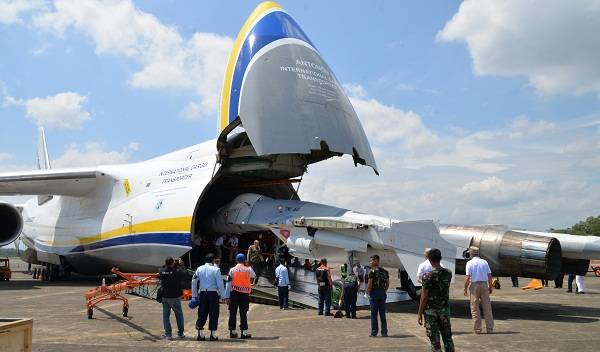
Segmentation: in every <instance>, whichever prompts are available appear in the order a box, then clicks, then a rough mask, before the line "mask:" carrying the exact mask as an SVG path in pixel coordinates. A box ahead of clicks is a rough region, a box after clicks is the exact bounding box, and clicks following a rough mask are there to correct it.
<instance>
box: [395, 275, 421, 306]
mask: <svg viewBox="0 0 600 352" xmlns="http://www.w3.org/2000/svg"><path fill="white" fill-rule="evenodd" d="M398 276H400V289H401V290H403V291H405V292H406V293H408V295H409V296H410V298H412V299H413V301H418V300H419V299H420V298H421V297H420V296H421V286H415V284H414V283H413V282H412V280H411V279H410V277H409V276H408V273H407V272H406V271H404V270H399V271H398Z"/></svg>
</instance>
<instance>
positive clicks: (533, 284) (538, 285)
mask: <svg viewBox="0 0 600 352" xmlns="http://www.w3.org/2000/svg"><path fill="white" fill-rule="evenodd" d="M542 288H544V285H542V281H540V280H538V279H532V280H531V281H530V282H529V283H528V284H527V286H525V287H523V288H522V290H529V289H534V290H541V289H542Z"/></svg>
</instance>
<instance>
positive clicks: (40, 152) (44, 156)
mask: <svg viewBox="0 0 600 352" xmlns="http://www.w3.org/2000/svg"><path fill="white" fill-rule="evenodd" d="M37 162H38V169H39V170H49V169H50V158H48V146H47V145H46V132H45V131H44V127H41V126H40V127H39V129H38V149H37Z"/></svg>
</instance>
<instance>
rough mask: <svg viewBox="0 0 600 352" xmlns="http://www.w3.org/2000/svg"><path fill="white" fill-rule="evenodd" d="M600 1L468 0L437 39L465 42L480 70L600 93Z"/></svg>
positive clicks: (540, 87) (541, 87)
mask: <svg viewBox="0 0 600 352" xmlns="http://www.w3.org/2000/svg"><path fill="white" fill-rule="evenodd" d="M598 18H600V3H598V2H597V1H595V0H573V1H541V0H532V1H522V0H507V1H494V0H477V1H465V2H463V3H462V4H461V6H460V8H459V10H458V12H457V13H456V14H455V15H454V17H453V18H452V19H451V20H450V21H449V22H448V23H447V24H446V26H445V27H444V29H443V30H442V31H440V32H439V33H438V37H437V38H438V40H443V41H464V42H466V43H467V45H468V48H469V52H470V54H471V57H472V58H473V65H474V69H475V72H476V73H477V74H479V75H499V76H520V75H522V76H527V77H528V79H529V81H530V83H531V84H532V85H533V86H534V87H535V88H536V90H537V91H539V92H541V93H543V94H555V93H575V94H583V93H588V92H594V93H600V66H598V62H600V42H599V41H598V40H597V35H598V33H600V21H598Z"/></svg>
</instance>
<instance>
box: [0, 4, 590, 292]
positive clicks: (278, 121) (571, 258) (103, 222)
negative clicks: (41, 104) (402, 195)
mask: <svg viewBox="0 0 600 352" xmlns="http://www.w3.org/2000/svg"><path fill="white" fill-rule="evenodd" d="M219 125H220V128H219V132H220V134H219V136H218V138H217V139H216V140H212V141H208V142H205V143H202V144H198V145H194V146H191V147H189V148H186V149H183V150H179V151H176V152H174V153H170V154H167V155H164V156H160V157H157V158H154V159H151V160H147V161H144V162H139V163H133V164H126V165H112V166H98V167H84V168H69V169H51V168H50V163H49V161H48V152H47V148H46V141H45V135H44V133H43V129H41V130H40V138H39V145H40V147H39V150H38V164H39V168H40V170H36V171H29V172H21V173H5V174H0V195H36V196H37V197H35V198H32V199H31V200H29V201H28V202H26V203H25V204H21V205H11V204H6V203H1V204H0V245H5V244H8V243H11V242H12V241H14V240H15V239H16V238H17V237H19V236H20V238H21V239H22V241H23V243H24V244H25V245H26V246H27V250H26V252H25V253H24V255H23V258H24V259H25V260H27V261H28V262H30V263H37V264H44V265H46V266H47V268H48V269H49V270H50V271H51V272H56V271H58V268H63V269H65V270H70V271H75V272H81V273H87V274H101V273H106V272H108V270H110V268H111V267H114V266H117V267H119V268H120V269H121V270H123V271H131V272H140V271H155V270H156V268H157V267H158V266H160V265H161V264H162V263H163V262H164V259H165V257H166V256H173V257H184V258H185V257H186V256H187V257H190V256H192V255H193V253H194V251H193V250H192V249H193V247H195V245H196V244H199V243H200V241H201V240H202V239H212V238H214V237H215V236H216V235H217V234H222V233H240V234H242V236H243V235H244V234H250V233H253V232H256V231H271V232H272V233H273V234H275V235H276V236H277V237H278V238H279V239H280V240H281V241H283V242H285V243H286V244H287V245H288V247H289V248H290V250H291V251H292V253H293V254H294V255H295V256H298V257H300V258H310V259H318V258H321V257H327V258H329V259H330V260H333V261H342V262H344V261H347V260H349V261H351V260H352V258H356V259H359V260H360V261H361V262H367V258H368V256H370V255H372V254H379V255H380V257H381V258H382V264H383V265H384V266H387V267H392V268H398V269H400V270H401V271H405V272H406V273H407V274H405V275H404V276H403V277H402V278H403V286H405V285H407V284H410V280H409V278H410V279H412V281H413V282H416V278H415V275H416V269H417V266H418V264H419V263H420V262H421V261H422V260H423V258H422V256H423V254H422V253H423V250H424V249H425V248H427V247H435V248H439V249H440V250H441V251H442V256H443V258H444V265H445V266H446V267H447V268H450V269H454V267H455V263H456V264H457V267H456V269H457V272H460V271H461V268H462V266H464V260H465V259H466V255H465V250H466V248H468V247H469V246H470V245H478V246H479V247H480V248H481V253H482V256H483V257H485V258H487V259H488V260H489V261H490V262H491V264H492V267H493V269H494V271H495V274H499V275H511V276H512V275H520V276H529V277H553V276H555V275H556V274H557V273H558V272H560V271H562V272H575V271H577V272H580V271H581V267H583V265H585V264H586V263H589V259H590V258H592V257H600V240H599V239H595V238H594V239H592V238H581V237H576V236H570V235H564V234H561V235H555V234H546V233H533V232H527V231H518V230H515V231H511V230H510V229H508V228H506V227H499V226H488V227H467V226H455V225H439V224H437V223H436V222H434V221H431V220H423V221H399V220H395V219H389V218H383V217H378V216H374V215H368V214H362V213H357V212H353V211H351V210H346V209H341V208H337V207H332V206H327V205H323V204H316V203H309V202H304V201H301V200H299V198H298V196H297V194H296V192H295V190H294V188H293V187H292V184H293V182H294V180H295V179H294V178H295V177H299V176H302V175H303V174H304V172H305V171H306V168H307V166H308V165H309V164H311V163H315V162H321V161H323V160H325V159H328V158H331V157H334V156H341V155H343V154H348V155H351V156H352V157H353V160H354V163H355V165H356V164H358V163H360V164H363V165H367V166H370V167H372V168H373V170H374V171H375V173H377V172H378V171H377V166H376V163H375V160H374V157H373V154H372V152H371V149H370V146H369V143H368V140H367V138H366V136H365V133H364V131H363V129H362V126H361V124H360V122H359V120H358V118H357V116H356V113H355V112H354V109H353V108H352V105H351V104H350V102H349V100H348V98H347V96H346V95H345V93H344V90H343V89H342V87H341V85H340V84H339V82H338V81H337V79H336V78H335V76H334V75H333V73H332V71H331V70H330V68H329V66H328V65H327V64H326V63H325V61H324V60H323V59H322V57H321V55H320V53H319V51H318V50H317V49H316V48H315V47H314V45H313V44H312V43H311V41H310V40H309V39H308V37H307V36H306V34H305V33H304V32H303V31H302V29H301V28H300V27H299V26H298V24H297V23H296V22H295V21H294V20H293V19H292V18H291V17H290V16H289V14H287V13H286V12H285V11H284V10H283V9H282V8H281V7H280V6H279V5H277V4H276V3H273V2H265V3H262V4H260V5H259V6H258V7H257V8H256V9H255V11H254V12H253V13H252V14H251V15H250V17H249V18H248V20H247V21H246V23H245V24H244V26H243V27H242V30H241V32H240V34H239V35H238V38H237V39H236V41H235V43H234V48H233V50H232V54H231V57H230V60H229V63H228V66H227V70H226V74H225V81H224V86H223V92H222V103H221V116H220V120H219ZM242 128H243V129H242ZM234 132H235V133H234ZM440 230H441V233H440ZM563 254H568V255H567V256H564V255H563ZM191 261H193V258H192V260H191ZM586 269H587V266H586Z"/></svg>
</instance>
